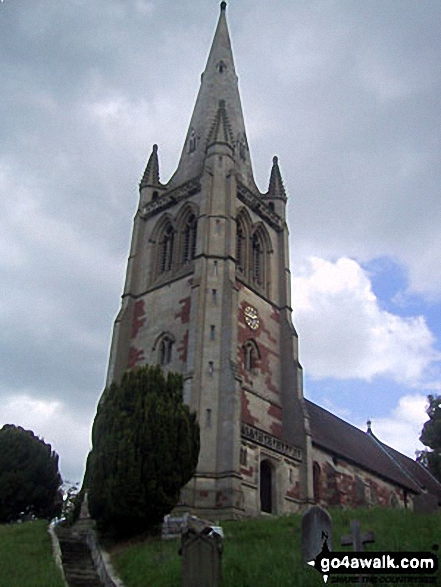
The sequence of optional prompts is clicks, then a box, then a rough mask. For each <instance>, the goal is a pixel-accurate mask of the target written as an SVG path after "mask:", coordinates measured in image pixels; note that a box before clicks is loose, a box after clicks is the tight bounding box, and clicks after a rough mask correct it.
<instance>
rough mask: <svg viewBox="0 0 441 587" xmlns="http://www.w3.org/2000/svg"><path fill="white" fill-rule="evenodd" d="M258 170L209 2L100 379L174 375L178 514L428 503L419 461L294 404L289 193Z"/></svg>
mask: <svg viewBox="0 0 441 587" xmlns="http://www.w3.org/2000/svg"><path fill="white" fill-rule="evenodd" d="M269 163H270V162H269ZM268 167H269V169H270V172H269V180H268V189H267V191H266V192H265V193H261V192H260V191H259V189H258V187H257V186H256V183H255V181H254V177H253V169H252V165H251V159H250V152H249V146H248V140H247V134H246V129H245V122H244V116H243V112H242V105H241V100H240V95H239V89H238V77H237V74H236V70H235V65H234V60H233V53H232V48H231V42H230V37H229V32H228V26H227V20H226V3H225V2H222V3H221V5H220V16H219V21H218V24H217V28H216V31H215V35H214V39H213V42H212V46H211V49H210V52H209V56H208V60H207V64H206V67H205V70H204V72H203V74H202V78H201V84H200V89H199V94H198V97H197V100H196V103H195V106H194V110H193V114H192V117H191V121H190V124H189V127H188V131H187V135H186V137H185V141H184V146H183V149H182V153H181V157H180V160H179V164H178V167H177V169H176V171H175V172H174V174H173V175H172V177H171V178H170V179H169V180H168V181H167V182H166V183H163V182H162V181H161V179H160V172H159V158H158V146H157V145H154V146H153V150H152V153H151V155H150V157H149V159H148V163H147V166H146V169H145V172H144V175H143V177H142V179H141V182H140V186H139V193H140V197H139V205H138V209H137V211H136V214H135V218H134V227H133V235H132V243H131V249H130V255H129V259H128V265H127V274H126V281H125V286H124V292H123V295H122V304H121V309H120V312H119V314H118V316H117V318H116V320H115V325H114V332H113V339H112V345H111V351H110V360H109V370H108V378H107V384H110V383H111V382H113V381H119V380H120V379H121V377H122V375H123V373H124V372H125V371H126V370H127V369H132V368H135V367H137V366H141V365H144V364H160V365H162V367H163V368H164V370H171V371H177V372H180V373H182V374H183V377H184V401H185V402H186V403H187V404H188V405H189V406H190V408H191V410H193V411H195V412H196V413H197V416H198V421H199V424H200V434H201V451H200V456H199V463H198V467H197V472H196V474H195V476H194V478H193V479H192V480H191V481H190V483H188V485H187V486H186V487H185V488H184V489H183V491H182V494H181V500H180V504H179V506H178V508H179V509H180V510H185V511H190V512H193V513H197V514H199V515H201V516H203V517H204V518H211V519H219V518H238V517H243V516H253V515H258V514H260V513H262V512H263V513H268V514H276V515H280V514H286V513H291V512H296V511H299V510H300V509H301V508H302V507H304V506H305V505H306V504H312V503H319V504H322V505H336V506H350V507H355V506H360V505H375V504H378V505H383V506H391V507H410V508H411V507H413V500H414V499H415V497H416V496H419V495H424V494H426V493H427V494H430V495H431V496H432V497H433V496H435V497H434V498H433V499H435V500H437V501H438V503H441V485H440V484H439V483H438V482H437V481H436V480H435V479H434V478H433V477H432V476H431V475H430V473H428V471H426V470H425V469H424V468H423V467H422V466H421V465H419V464H418V463H416V462H415V461H412V460H411V459H409V458H408V457H406V456H404V455H402V454H400V453H398V452H397V451H395V450H393V449H391V448H390V447H387V446H386V445H384V444H383V443H381V442H380V441H379V440H378V439H377V438H376V437H375V436H374V434H373V433H372V431H371V430H370V427H369V428H368V431H367V433H365V432H362V431H361V430H359V429H357V428H355V427H354V426H352V425H350V424H348V423H347V422H344V421H343V420H341V419H340V418H337V417H336V416H334V415H332V414H331V413H330V412H328V411H326V410H324V409H323V408H321V407H319V406H317V405H315V404H313V403H312V402H310V401H308V400H307V399H305V398H304V396H303V389H302V367H301V365H300V363H299V358H298V338H297V333H296V330H295V328H294V325H293V322H292V318H291V314H292V310H291V283H290V263H289V245H288V242H289V241H288V225H287V218H286V204H287V195H286V191H285V188H284V184H283V181H282V177H281V173H280V169H279V165H278V159H277V157H274V158H273V160H272V166H270V164H269V166H268Z"/></svg>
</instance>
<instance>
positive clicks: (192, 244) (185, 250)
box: [182, 214, 197, 265]
mask: <svg viewBox="0 0 441 587" xmlns="http://www.w3.org/2000/svg"><path fill="white" fill-rule="evenodd" d="M196 242H197V220H196V217H195V215H194V214H191V215H190V216H189V217H188V218H187V221H186V223H185V225H184V228H183V242H182V263H183V264H184V265H185V264H186V263H189V262H190V261H192V260H193V259H194V258H195V257H196Z"/></svg>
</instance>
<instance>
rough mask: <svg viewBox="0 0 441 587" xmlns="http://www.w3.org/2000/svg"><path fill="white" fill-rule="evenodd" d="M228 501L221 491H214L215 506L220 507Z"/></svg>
mask: <svg viewBox="0 0 441 587" xmlns="http://www.w3.org/2000/svg"><path fill="white" fill-rule="evenodd" d="M227 502H228V496H226V495H225V493H224V492H223V491H216V507H217V508H220V507H222V506H223V505H225V504H226V503H227Z"/></svg>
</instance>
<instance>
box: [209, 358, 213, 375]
mask: <svg viewBox="0 0 441 587" xmlns="http://www.w3.org/2000/svg"><path fill="white" fill-rule="evenodd" d="M213 373H214V364H213V361H209V362H208V374H209V375H210V377H213Z"/></svg>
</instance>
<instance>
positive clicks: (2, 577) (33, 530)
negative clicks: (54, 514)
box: [0, 520, 63, 587]
mask: <svg viewBox="0 0 441 587" xmlns="http://www.w3.org/2000/svg"><path fill="white" fill-rule="evenodd" d="M47 526H48V524H47V522H46V521H45V520H38V521H36V522H25V523H23V524H2V525H0V587H63V581H62V580H61V573H60V571H59V570H58V568H57V566H56V565H55V561H54V558H53V556H52V545H51V539H50V536H49V533H48V531H47Z"/></svg>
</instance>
